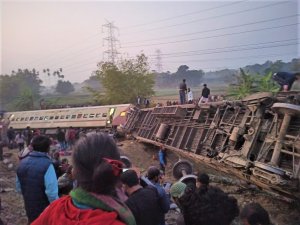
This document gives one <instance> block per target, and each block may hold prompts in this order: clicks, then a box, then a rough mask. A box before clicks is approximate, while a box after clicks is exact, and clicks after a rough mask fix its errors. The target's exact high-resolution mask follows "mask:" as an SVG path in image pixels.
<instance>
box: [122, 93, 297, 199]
mask: <svg viewBox="0 0 300 225" xmlns="http://www.w3.org/2000/svg"><path fill="white" fill-rule="evenodd" d="M125 130H126V131H127V132H130V133H132V134H133V135H134V136H135V137H136V138H137V139H139V140H141V141H143V142H148V143H152V144H155V145H161V144H164V145H165V147H166V148H168V149H170V150H173V151H177V152H178V153H180V154H183V155H186V156H189V157H193V158H194V159H196V160H197V161H199V163H205V164H206V165H208V166H211V167H213V168H215V169H217V170H221V171H223V172H225V173H228V174H230V175H235V176H237V177H239V178H241V179H244V180H247V181H250V182H252V183H254V184H256V185H258V186H260V187H261V188H263V189H268V190H269V191H271V192H272V193H276V194H277V195H278V196H280V197H282V198H284V199H300V92H287V93H283V92H282V93H278V94H277V95H276V96H273V95H272V94H271V93H258V94H255V95H252V96H249V97H247V98H245V99H244V100H242V101H227V102H212V103H208V104H202V105H201V106H200V107H198V106H194V105H180V106H166V107H158V108H151V109H144V110H138V109H135V110H131V111H130V113H129V115H128V118H127V122H126V124H125Z"/></svg>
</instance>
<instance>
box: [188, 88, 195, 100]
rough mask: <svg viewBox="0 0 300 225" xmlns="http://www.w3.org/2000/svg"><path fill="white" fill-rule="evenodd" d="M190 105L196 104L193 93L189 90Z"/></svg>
mask: <svg viewBox="0 0 300 225" xmlns="http://www.w3.org/2000/svg"><path fill="white" fill-rule="evenodd" d="M187 96H188V103H189V104H192V103H193V102H194V96H193V92H192V90H191V89H190V88H188V89H187Z"/></svg>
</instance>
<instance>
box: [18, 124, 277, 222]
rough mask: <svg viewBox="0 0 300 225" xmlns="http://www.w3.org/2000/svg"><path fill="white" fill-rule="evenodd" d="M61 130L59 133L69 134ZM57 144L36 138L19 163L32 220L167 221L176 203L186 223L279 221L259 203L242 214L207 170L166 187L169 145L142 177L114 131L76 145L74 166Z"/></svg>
mask: <svg viewBox="0 0 300 225" xmlns="http://www.w3.org/2000/svg"><path fill="white" fill-rule="evenodd" d="M60 132H62V130H61V129H58V131H57V138H58V137H59V136H61V137H62V136H63V135H62V134H61V133H60ZM61 141H62V140H60V142H61ZM51 144H52V141H51V139H50V138H49V137H47V136H45V135H36V136H34V137H33V138H32V141H31V144H30V145H31V151H29V153H28V154H27V155H26V156H24V157H23V158H21V159H20V163H19V166H18V168H17V176H16V189H17V191H19V192H20V193H21V194H22V195H23V199H24V205H25V210H26V215H27V217H28V222H29V224H33V225H54V224H70V225H72V224H74V225H75V224H103V225H106V224H107V225H121V224H128V225H135V224H137V225H166V222H165V214H166V213H167V212H168V211H169V210H170V206H171V205H172V204H173V205H174V203H175V204H176V205H177V207H178V209H180V214H179V216H178V219H177V222H176V223H177V224H178V225H182V224H185V225H212V224H216V225H217V224H218V225H229V224H231V222H232V221H233V220H234V219H235V218H236V217H238V216H240V218H241V220H242V221H243V223H244V224H245V225H258V224H260V225H269V224H271V223H270V219H269V217H268V213H267V212H266V211H265V210H264V209H263V208H262V207H261V206H260V205H259V204H256V203H253V204H249V205H246V206H245V207H244V208H243V209H242V210H241V212H240V211H239V208H238V205H237V200H236V199H235V198H233V197H231V196H229V195H228V194H226V193H225V192H223V191H222V190H221V189H220V188H218V187H214V186H211V185H210V184H209V176H208V175H207V174H203V173H202V174H199V175H198V178H197V182H196V185H195V184H193V183H190V184H189V183H188V184H185V183H182V182H176V183H174V184H173V185H171V187H170V185H168V183H167V185H165V184H166V183H165V181H164V170H165V168H166V165H167V159H166V158H167V157H166V150H165V146H163V145H162V146H160V150H159V154H158V155H159V163H160V168H159V167H157V166H151V167H149V168H148V170H147V172H146V174H141V173H140V171H139V170H138V169H133V168H127V169H124V164H123V163H122V161H121V160H120V153H119V150H118V148H117V145H116V143H115V141H114V139H113V138H111V137H110V136H109V135H108V134H106V133H102V132H98V133H96V132H94V133H87V134H85V135H82V136H81V137H80V138H79V139H78V140H77V141H76V143H72V144H73V145H72V163H69V161H68V160H67V159H66V158H64V159H61V158H60V154H59V152H58V151H51V150H50V149H51ZM61 144H62V143H59V145H61ZM71 164H72V165H71Z"/></svg>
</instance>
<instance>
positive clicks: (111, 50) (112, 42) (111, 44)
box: [102, 22, 120, 63]
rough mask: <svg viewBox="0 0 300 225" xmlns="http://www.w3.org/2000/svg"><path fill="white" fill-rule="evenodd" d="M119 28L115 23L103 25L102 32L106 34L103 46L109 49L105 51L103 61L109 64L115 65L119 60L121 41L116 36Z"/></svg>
mask: <svg viewBox="0 0 300 225" xmlns="http://www.w3.org/2000/svg"><path fill="white" fill-rule="evenodd" d="M117 30H118V28H117V27H116V26H115V25H114V23H113V22H107V23H106V24H104V25H102V32H103V33H105V34H106V36H105V37H104V38H103V46H106V47H107V50H106V51H104V54H103V60H108V61H109V62H112V63H115V62H116V61H117V59H118V55H119V54H120V53H119V52H118V50H117V49H118V46H119V45H120V42H119V40H118V39H117V38H116V36H115V31H117Z"/></svg>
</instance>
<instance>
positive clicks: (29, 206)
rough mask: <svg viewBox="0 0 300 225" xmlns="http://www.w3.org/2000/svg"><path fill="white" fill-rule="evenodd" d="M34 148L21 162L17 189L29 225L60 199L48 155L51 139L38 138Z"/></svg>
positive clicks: (34, 140)
mask: <svg viewBox="0 0 300 225" xmlns="http://www.w3.org/2000/svg"><path fill="white" fill-rule="evenodd" d="M32 147H33V151H32V152H30V153H29V155H28V156H27V157H25V158H24V159H22V160H21V162H20V165H19V167H18V169H17V181H16V189H17V191H18V192H22V195H23V199H24V203H25V210H26V214H27V217H28V222H29V224H30V223H32V222H33V221H34V220H35V219H36V218H37V217H38V216H39V215H40V214H41V213H42V212H43V210H44V209H45V208H46V207H47V206H48V205H49V204H50V203H51V202H52V201H54V200H56V199H57V198H58V184H57V177H56V174H55V171H54V167H53V165H52V163H51V159H50V158H49V157H48V155H47V153H48V151H49V147H50V139H49V138H48V137H46V136H36V137H34V138H33V140H32Z"/></svg>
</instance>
